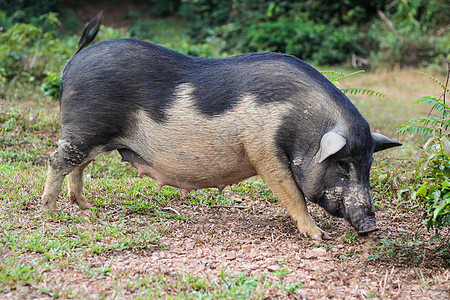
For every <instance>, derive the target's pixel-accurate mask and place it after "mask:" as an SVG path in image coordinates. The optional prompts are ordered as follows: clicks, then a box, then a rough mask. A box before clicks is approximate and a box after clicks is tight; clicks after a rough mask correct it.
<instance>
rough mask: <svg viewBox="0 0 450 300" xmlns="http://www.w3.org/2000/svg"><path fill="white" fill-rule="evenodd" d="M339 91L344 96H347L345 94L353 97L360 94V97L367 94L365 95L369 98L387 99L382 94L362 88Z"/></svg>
mask: <svg viewBox="0 0 450 300" xmlns="http://www.w3.org/2000/svg"><path fill="white" fill-rule="evenodd" d="M341 91H342V92H343V93H344V94H347V93H349V94H354V95H356V94H362V95H364V94H367V95H370V96H373V95H375V96H377V97H380V98H386V97H387V95H386V94H384V93H381V92H377V91H374V90H371V89H364V88H345V89H341Z"/></svg>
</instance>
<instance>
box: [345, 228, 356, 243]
mask: <svg viewBox="0 0 450 300" xmlns="http://www.w3.org/2000/svg"><path fill="white" fill-rule="evenodd" d="M355 238H356V233H355V232H352V231H351V230H350V229H347V234H346V236H341V239H342V241H343V242H344V243H347V244H351V243H352V242H353V241H354V239H355Z"/></svg>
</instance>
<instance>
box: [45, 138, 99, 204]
mask: <svg viewBox="0 0 450 300" xmlns="http://www.w3.org/2000/svg"><path fill="white" fill-rule="evenodd" d="M80 144H81V145H82V144H83V143H80ZM83 148H84V149H83ZM85 149H86V147H85V146H84V147H81V146H77V145H76V144H75V143H71V142H69V141H67V140H61V141H60V142H59V147H58V149H57V150H56V151H55V152H53V153H52V154H51V155H50V157H49V158H48V170H47V180H46V182H45V189H44V194H43V195H42V205H43V207H44V208H45V209H47V210H48V211H51V212H55V211H56V199H57V198H58V195H59V193H60V192H61V188H62V184H63V181H64V178H65V177H66V176H67V175H68V174H70V173H71V172H72V171H74V174H73V175H71V176H69V186H71V187H70V189H71V191H72V194H73V195H74V197H75V198H71V199H72V201H74V202H75V203H77V204H78V206H80V208H81V209H84V208H87V205H86V202H85V201H84V199H83V198H82V197H80V196H81V190H82V186H83V181H82V179H80V178H81V176H82V174H83V169H84V168H85V167H86V166H87V165H88V163H89V161H90V160H92V158H93V157H95V156H96V155H97V154H98V153H94V151H93V150H92V149H90V150H85Z"/></svg>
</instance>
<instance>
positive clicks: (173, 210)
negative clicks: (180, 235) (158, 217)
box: [161, 207, 181, 216]
mask: <svg viewBox="0 0 450 300" xmlns="http://www.w3.org/2000/svg"><path fill="white" fill-rule="evenodd" d="M161 209H163V210H170V211H172V212H173V213H175V214H176V215H177V216H181V214H180V213H179V212H178V210H176V209H175V208H172V207H162V208H161Z"/></svg>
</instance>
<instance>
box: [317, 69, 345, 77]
mask: <svg viewBox="0 0 450 300" xmlns="http://www.w3.org/2000/svg"><path fill="white" fill-rule="evenodd" d="M320 73H322V75H326V74H331V75H339V76H344V75H347V73H344V72H339V71H333V70H323V71H320Z"/></svg>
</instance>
